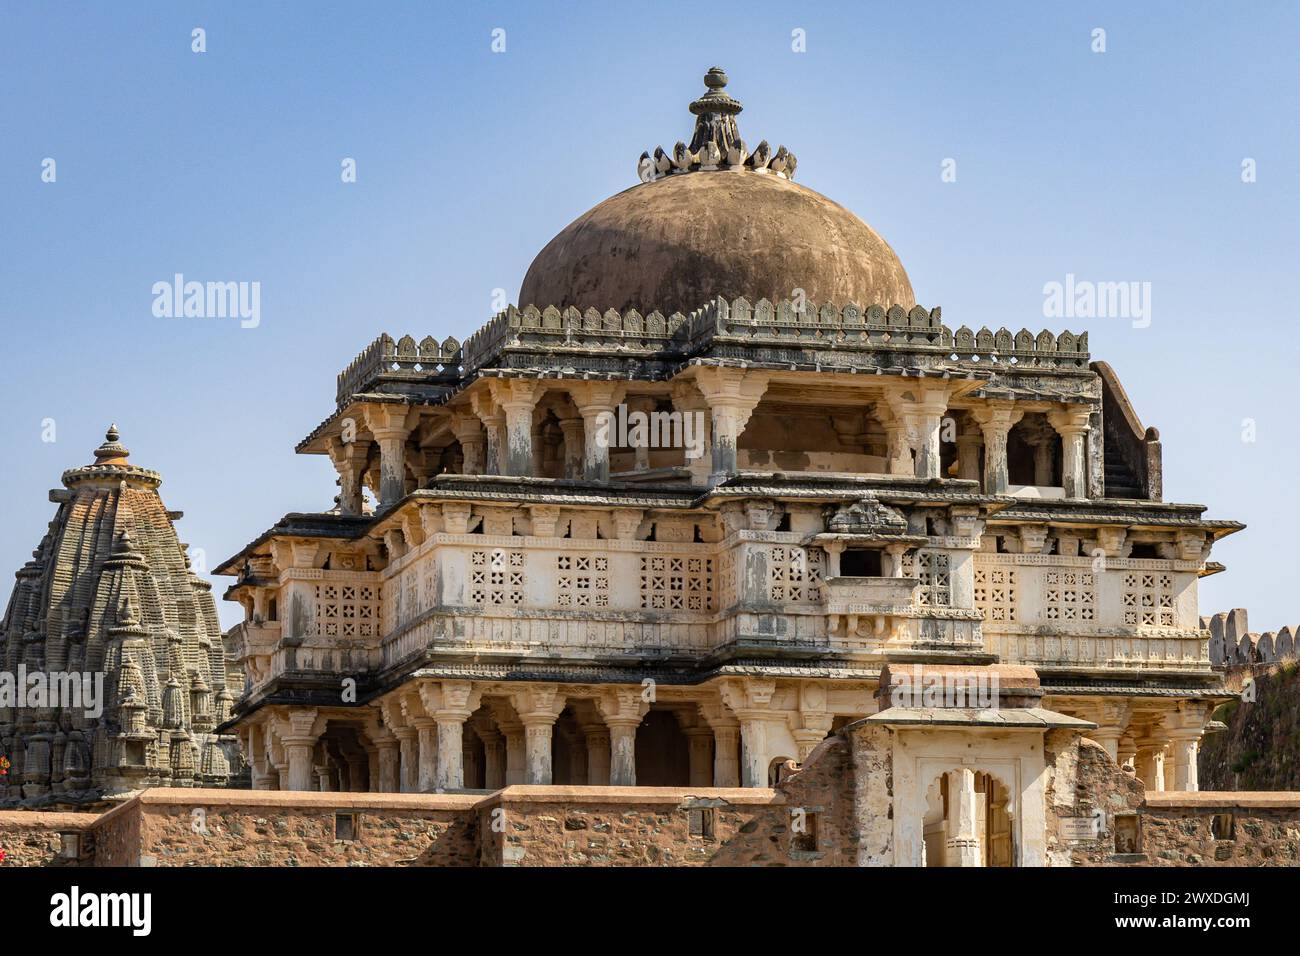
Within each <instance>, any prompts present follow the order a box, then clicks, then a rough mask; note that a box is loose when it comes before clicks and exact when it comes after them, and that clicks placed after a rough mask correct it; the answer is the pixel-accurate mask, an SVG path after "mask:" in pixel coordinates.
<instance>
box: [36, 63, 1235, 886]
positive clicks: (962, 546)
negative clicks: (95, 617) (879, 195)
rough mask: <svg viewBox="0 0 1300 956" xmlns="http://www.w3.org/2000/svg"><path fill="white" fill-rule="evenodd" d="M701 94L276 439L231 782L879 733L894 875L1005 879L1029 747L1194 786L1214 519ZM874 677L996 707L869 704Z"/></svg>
mask: <svg viewBox="0 0 1300 956" xmlns="http://www.w3.org/2000/svg"><path fill="white" fill-rule="evenodd" d="M705 84H706V86H707V87H708V90H707V92H706V93H705V94H704V95H702V96H701V97H700V98H699V99H697V100H695V101H694V102H693V103H691V106H690V109H691V112H692V114H694V116H695V126H694V132H693V135H692V137H691V139H690V143H689V145H688V144H687V143H685V142H679V143H677V144H676V146H675V148H674V149H673V150H671V151H666V150H663V149H657V150H655V151H654V152H653V153H650V152H646V153H644V154H642V156H641V158H640V161H639V162H638V164H637V174H638V176H639V178H640V180H641V182H640V183H639V184H637V185H634V186H632V187H631V188H629V189H627V190H625V191H623V192H620V193H618V194H617V195H615V196H613V197H611V198H609V199H607V200H605V201H604V202H601V203H600V204H598V205H597V206H595V207H594V208H593V209H591V210H590V211H588V212H587V213H585V214H584V215H582V216H580V217H579V218H578V219H577V220H575V221H574V222H573V223H571V224H570V225H569V226H568V227H566V228H565V229H563V230H562V231H561V232H560V233H559V234H558V235H557V236H556V237H555V238H554V239H552V240H551V242H550V243H548V244H547V245H546V246H545V247H544V248H543V249H542V250H541V252H540V253H539V254H538V255H537V257H536V259H535V260H534V261H533V264H532V266H531V267H530V268H529V270H528V272H527V274H526V276H525V277H524V280H523V283H522V286H521V288H520V294H519V301H520V306H519V307H518V308H516V307H513V306H512V307H510V308H509V309H507V310H506V311H504V312H502V313H501V314H500V315H498V316H496V317H495V318H493V319H491V320H490V321H489V322H488V323H487V324H486V325H484V326H483V327H482V328H481V329H479V330H478V331H477V332H475V333H474V334H473V335H471V336H470V337H469V338H468V339H466V341H465V342H464V343H463V344H462V343H460V342H457V341H456V340H455V339H453V338H450V337H445V338H442V339H441V341H440V340H438V339H436V338H434V337H433V336H432V335H429V336H425V337H424V338H422V339H420V340H419V341H417V339H416V337H413V336H410V335H407V336H402V337H400V338H398V339H394V338H392V337H390V336H388V335H382V336H381V337H380V338H378V339H377V340H376V341H375V342H374V343H373V344H372V345H370V346H369V347H368V348H366V349H365V350H364V351H363V352H362V353H361V354H360V355H359V356H358V357H357V358H356V360H355V361H354V362H353V363H352V364H351V365H349V366H348V367H347V368H346V369H345V370H344V371H343V372H342V374H340V375H339V376H338V382H337V392H336V407H335V408H334V409H333V410H332V411H331V412H330V413H329V415H328V416H327V417H326V418H325V420H324V421H323V422H322V423H321V424H320V425H319V426H318V427H316V428H315V429H314V430H313V431H312V432H311V433H310V434H309V435H308V436H307V437H306V438H304V439H303V440H302V442H301V443H300V444H299V446H298V451H299V452H301V453H305V454H318V455H322V456H325V455H327V456H328V457H329V459H330V461H331V462H332V464H333V465H334V467H335V469H336V470H337V472H338V482H339V486H340V495H339V498H338V506H337V507H336V508H334V509H332V510H330V511H327V512H323V513H311V514H290V515H287V516H285V518H283V519H282V520H281V521H280V522H279V523H277V524H276V525H275V527H273V528H272V529H270V530H269V531H267V532H266V533H264V534H262V535H261V536H260V537H258V538H257V539H255V540H254V541H252V542H251V543H250V544H249V545H248V546H246V547H245V548H244V549H242V550H241V551H240V552H239V553H238V554H237V555H235V556H234V557H232V558H231V559H229V560H228V561H227V562H226V563H225V564H223V565H222V566H221V567H220V568H218V569H217V571H218V573H222V574H230V575H233V576H235V577H236V581H235V583H234V584H233V585H232V587H231V589H230V593H229V596H230V597H231V598H232V599H234V600H237V601H239V602H240V603H241V604H242V605H243V606H244V608H245V611H246V619H245V621H244V622H243V623H242V624H240V625H239V626H237V627H236V628H235V629H234V630H233V631H232V632H231V635H230V637H231V639H232V644H233V646H234V647H235V648H236V649H237V650H236V653H237V657H238V659H239V661H240V662H241V664H242V665H243V666H244V667H245V668H246V670H247V673H248V681H247V684H246V688H245V690H244V692H243V694H242V695H241V697H240V698H239V700H238V701H236V702H235V704H234V706H233V708H232V711H231V718H230V720H229V721H228V722H227V723H226V724H225V725H224V728H228V729H229V730H230V731H231V732H233V733H237V734H238V735H239V737H240V738H241V741H242V743H243V747H244V752H245V755H246V758H247V759H248V761H249V764H250V767H251V777H252V784H253V786H254V787H256V788H259V789H282V790H372V791H398V790H400V791H424V792H429V791H434V790H455V789H461V788H472V789H479V788H487V789H495V788H498V787H502V786H504V785H507V784H513V783H528V784H586V785H596V786H605V785H623V786H628V785H634V784H635V785H640V786H683V787H685V786H691V787H709V786H715V787H735V786H744V787H763V786H767V785H768V784H769V782H770V781H771V780H773V779H774V778H776V777H778V776H779V775H780V774H781V773H782V772H783V770H785V769H788V765H789V764H790V763H791V762H794V763H796V764H798V763H802V762H804V761H806V760H807V759H808V758H809V756H810V755H811V754H812V753H813V751H814V750H816V749H817V748H818V746H819V745H820V744H821V742H822V741H823V740H825V739H826V738H827V736H828V735H832V734H837V733H838V732H839V731H841V730H842V729H844V728H846V727H858V728H861V727H868V728H879V740H880V743H879V748H880V749H879V753H880V760H881V761H882V763H881V766H888V767H892V770H891V771H890V772H887V773H882V774H881V781H882V782H881V784H880V787H882V788H885V787H887V788H892V789H888V791H887V792H886V791H885V790H883V789H882V790H879V792H877V791H875V790H873V791H872V793H871V794H870V797H871V799H872V800H876V801H877V804H873V806H876V807H877V810H878V811H879V812H878V816H879V817H880V819H882V820H892V821H893V822H892V823H889V824H887V825H884V824H882V825H883V826H885V827H886V829H888V828H890V827H892V830H891V832H890V834H889V836H888V840H887V843H888V845H889V846H890V847H891V848H892V849H891V850H890V854H889V856H888V858H889V859H894V860H897V861H899V862H905V863H917V862H919V861H921V860H923V859H926V858H936V859H937V858H939V857H942V856H943V855H944V853H954V852H955V853H956V854H957V856H963V854H964V856H965V857H972V858H974V857H980V858H984V859H1001V860H1004V861H1012V860H1014V861H1019V862H1022V863H1041V862H1042V861H1043V860H1044V859H1045V853H1046V851H1045V846H1046V843H1045V836H1044V833H1045V829H1044V827H1045V824H1044V820H1045V819H1046V816H1047V811H1046V809H1045V807H1044V804H1043V801H1044V799H1045V796H1044V794H1045V790H1044V781H1046V780H1047V779H1049V777H1050V773H1049V768H1048V767H1047V766H1046V765H1045V763H1044V761H1045V757H1044V753H1045V752H1046V750H1047V749H1048V748H1047V746H1046V745H1047V743H1050V741H1049V740H1048V737H1050V736H1051V735H1052V734H1057V735H1058V736H1059V735H1068V734H1078V733H1086V734H1087V735H1088V736H1089V737H1091V738H1093V739H1094V740H1095V741H1096V742H1097V743H1098V744H1100V745H1102V746H1103V747H1104V748H1105V750H1106V752H1107V753H1108V755H1109V757H1110V758H1111V759H1112V760H1113V761H1114V762H1115V764H1116V765H1117V766H1118V765H1125V766H1128V767H1130V768H1131V770H1130V772H1131V773H1135V774H1136V775H1137V776H1138V777H1139V778H1140V779H1141V780H1142V781H1143V782H1144V783H1145V785H1146V786H1147V787H1148V789H1152V790H1159V789H1179V790H1194V789H1196V754H1197V748H1198V745H1199V741H1200V739H1201V736H1202V734H1203V733H1204V732H1205V730H1206V729H1207V726H1210V725H1211V722H1210V721H1209V713H1210V710H1211V704H1212V703H1213V702H1214V701H1216V700H1218V699H1221V698H1222V697H1223V687H1222V682H1221V679H1220V676H1219V675H1218V674H1217V673H1216V672H1215V671H1214V670H1213V669H1212V668H1211V663H1210V658H1209V655H1208V651H1207V642H1208V637H1209V634H1208V632H1207V631H1206V630H1205V629H1204V628H1203V627H1202V626H1201V623H1200V620H1199V617H1198V610H1197V582H1198V580H1199V578H1200V577H1202V576H1203V575H1206V574H1211V573H1215V572H1216V571H1219V570H1222V568H1221V567H1220V566H1218V565H1216V564H1215V563H1214V562H1211V561H1210V560H1209V556H1210V550H1211V547H1212V546H1213V544H1214V542H1215V541H1216V540H1218V539H1219V538H1221V537H1223V536H1224V535H1227V534H1230V533H1232V532H1234V531H1236V530H1238V529H1239V528H1240V527H1241V525H1240V524H1237V523H1235V522H1232V521H1220V520H1210V519H1207V518H1206V517H1205V516H1204V510H1205V509H1204V508H1203V507H1202V506H1200V505H1192V504H1175V503H1167V502H1164V501H1163V500H1162V482H1161V449H1160V442H1159V436H1158V434H1157V433H1156V432H1155V430H1154V429H1147V428H1144V427H1143V426H1142V425H1141V423H1140V421H1139V418H1138V416H1137V414H1136V412H1135V410H1134V409H1133V407H1132V405H1131V404H1130V402H1129V400H1128V398H1127V396H1126V395H1125V393H1124V390H1123V388H1122V387H1121V385H1120V383H1119V380H1118V378H1117V377H1116V375H1115V373H1114V372H1113V371H1112V370H1111V368H1110V367H1109V366H1108V365H1106V364H1105V363H1103V362H1093V361H1091V358H1090V356H1089V353H1088V339H1087V334H1086V333H1082V334H1075V333H1072V332H1070V331H1060V332H1059V333H1053V332H1050V331H1040V332H1037V333H1034V332H1030V331H1029V330H1027V329H1022V330H1020V331H1019V332H1013V331H1011V330H1009V329H1006V328H1002V329H997V330H990V329H987V328H985V329H980V330H978V331H973V330H971V329H969V328H966V327H965V326H962V327H960V328H957V329H955V330H954V329H952V328H950V327H949V326H947V325H945V324H944V323H943V322H942V321H941V318H940V313H939V309H937V308H933V309H927V308H924V307H922V306H920V305H918V304H917V302H916V299H915V296H914V293H913V289H912V284H911V281H910V279H909V277H908V275H907V273H906V271H905V270H904V268H903V265H902V263H901V262H900V261H899V258H898V256H897V255H896V254H895V253H894V250H893V249H892V248H890V246H889V245H888V243H886V242H885V240H884V239H882V238H881V237H880V236H879V235H878V234H877V233H876V232H875V231H874V230H873V229H871V228H870V227H869V226H868V225H867V224H866V223H864V222H863V221H862V220H860V219H858V218H857V217H856V216H855V215H853V214H852V213H850V212H849V211H848V210H846V209H844V208H843V207H841V206H839V205H837V204H836V203H834V202H832V201H831V200H830V199H827V198H826V197H825V196H822V195H820V194H819V193H817V192H814V191H813V190H811V189H808V188H806V187H805V186H803V185H800V184H797V183H795V182H794V181H793V177H794V173H795V169H796V160H795V157H794V155H793V154H792V153H790V152H789V151H788V150H787V149H786V148H785V147H784V146H781V147H778V148H777V149H776V150H773V149H772V148H771V147H769V145H768V144H767V142H766V141H764V142H761V143H759V144H758V145H757V146H754V147H753V148H752V149H751V148H750V147H749V146H747V144H746V143H745V141H744V140H743V139H741V137H740V131H739V128H738V124H737V116H738V114H739V113H740V112H741V104H740V103H739V102H738V101H737V100H735V99H733V98H732V97H731V96H730V95H728V94H727V93H726V91H725V87H726V85H727V78H726V76H725V74H723V72H722V71H721V70H717V69H714V70H710V71H709V73H708V75H707V76H706V78H705ZM800 168H802V167H800ZM367 490H368V491H369V492H370V493H371V494H373V497H374V501H375V506H374V508H373V509H371V508H370V507H369V505H368V504H367V503H366V502H365V494H366V492H367ZM51 643H52V642H51ZM913 665H926V666H931V667H935V668H936V673H938V674H939V676H944V675H950V674H952V673H953V669H961V670H963V671H964V672H967V674H968V676H969V677H970V678H971V679H973V680H977V681H979V680H988V681H993V680H994V679H995V678H998V677H999V676H1000V677H1002V678H1007V679H1014V681H1015V682H1016V686H1017V690H1016V694H1015V695H1013V696H1014V697H1015V700H1016V703H1014V704H1012V705H1009V706H1008V707H1004V708H1003V710H1002V712H1001V713H1000V714H992V713H991V709H990V708H988V707H984V708H965V709H963V708H961V707H951V706H949V707H947V708H946V709H945V710H944V712H943V713H942V714H940V713H937V712H936V711H935V709H934V708H931V707H930V706H929V705H928V704H924V702H923V704H922V705H918V706H911V707H903V706H900V705H898V704H897V703H896V702H894V701H893V696H892V695H891V693H890V691H891V688H892V686H893V684H892V683H891V682H896V681H898V680H900V679H901V678H900V673H903V672H906V671H907V670H908V669H910V668H911V667H912V666H913ZM1211 729H1213V728H1212V727H1211ZM871 732H872V733H876V731H875V730H872V731H871ZM1053 749H1055V748H1053ZM873 786H875V785H874V784H873ZM874 812H876V811H874V810H873V813H874ZM976 820H980V821H983V823H982V824H981V827H982V828H983V830H984V831H986V833H987V834H992V835H996V836H992V835H989V836H986V837H979V838H977V837H976V836H975V834H974V831H973V828H974V827H975V825H976V824H975V822H974V821H976ZM945 834H946V836H945ZM981 840H984V841H985V843H986V844H987V845H984V844H981V843H980V841H981ZM945 841H947V842H946V844H945ZM953 847H956V848H957V850H956V851H954V850H953ZM883 858H884V857H883V856H882V859H883Z"/></svg>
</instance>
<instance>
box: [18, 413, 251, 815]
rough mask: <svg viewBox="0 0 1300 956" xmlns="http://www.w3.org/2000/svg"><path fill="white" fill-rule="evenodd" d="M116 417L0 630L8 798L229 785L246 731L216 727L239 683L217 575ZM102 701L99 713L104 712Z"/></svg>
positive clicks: (65, 499) (21, 576)
mask: <svg viewBox="0 0 1300 956" xmlns="http://www.w3.org/2000/svg"><path fill="white" fill-rule="evenodd" d="M128 455H129V452H128V451H127V449H126V448H125V447H123V445H122V444H121V442H120V441H119V440H118V433H117V428H116V426H114V427H112V428H110V429H109V430H108V434H107V436H106V438H105V441H104V444H103V445H101V446H100V447H99V448H98V449H96V450H95V460H94V462H93V463H92V464H89V465H85V466H82V467H80V468H72V469H70V470H68V471H65V472H64V473H63V486H64V487H63V488H61V489H57V490H54V491H51V492H50V500H51V501H53V502H55V503H56V504H57V505H58V512H57V514H56V515H55V517H54V520H53V521H51V522H50V526H49V531H48V532H47V533H46V535H45V537H44V538H43V539H42V541H41V543H40V546H39V547H38V548H37V549H36V550H35V551H34V552H33V556H32V560H31V561H29V562H28V563H27V564H26V565H24V566H23V568H22V569H21V570H20V571H19V572H18V574H17V583H16V584H15V587H14V592H13V597H12V598H11V599H10V602H9V608H8V610H7V612H6V613H5V618H4V626H3V628H2V629H0V660H3V671H4V674H3V687H0V746H2V747H3V753H4V754H5V755H6V756H7V758H8V759H9V761H10V763H11V766H10V767H9V770H8V773H7V774H6V775H4V776H0V803H2V804H3V805H4V806H24V807H51V806H76V807H93V806H95V805H102V804H104V803H105V802H107V801H111V800H113V799H115V798H121V797H123V796H125V795H128V794H130V793H132V792H133V791H137V790H140V789H142V788H145V787H154V786H170V787H193V786H200V787H217V786H224V785H225V784H226V783H227V782H228V781H229V780H230V777H231V774H232V772H237V771H238V769H239V748H238V741H237V740H236V739H235V738H234V737H232V736H228V735H220V734H217V733H215V732H214V730H215V728H216V726H217V724H219V723H221V722H223V721H225V720H226V719H227V718H228V717H229V715H230V707H231V704H232V703H233V701H234V694H233V693H232V690H233V691H238V690H239V689H240V688H241V687H242V686H243V675H242V674H241V673H240V671H239V665H238V664H237V663H236V662H235V661H234V660H233V658H231V657H230V656H228V655H227V653H226V650H225V647H224V645H223V643H222V636H221V629H220V626H219V624H218V621H217V610H216V604H215V602H214V601H213V597H212V590H211V585H210V584H209V583H207V582H206V581H204V580H202V579H201V578H200V577H199V576H198V575H196V574H195V573H194V572H193V571H192V570H191V569H190V563H189V558H188V556H187V554H186V550H185V547H184V545H182V544H181V543H180V541H179V540H178V539H177V537H176V530H175V528H174V527H173V525H172V522H173V521H176V520H178V519H179V518H180V517H181V515H180V512H175V511H168V510H167V508H166V506H164V505H163V502H162V499H161V498H160V497H159V495H158V487H159V485H160V484H161V483H162V477H161V476H160V475H159V474H158V473H157V472H155V471H149V470H148V469H145V468H140V467H137V466H135V465H132V464H130V463H129V462H128V461H127V458H128ZM96 711H99V712H98V713H96Z"/></svg>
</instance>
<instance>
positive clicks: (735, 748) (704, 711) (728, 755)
mask: <svg viewBox="0 0 1300 956" xmlns="http://www.w3.org/2000/svg"><path fill="white" fill-rule="evenodd" d="M700 714H701V716H703V717H704V719H705V721H706V722H707V723H708V725H709V727H710V728H712V730H713V785H714V786H715V787H739V786H740V759H739V755H740V725H739V724H738V723H737V722H736V719H735V717H734V716H733V715H732V713H731V711H729V710H727V708H726V707H724V706H722V704H720V703H718V702H716V701H715V702H706V703H703V704H701V705H700Z"/></svg>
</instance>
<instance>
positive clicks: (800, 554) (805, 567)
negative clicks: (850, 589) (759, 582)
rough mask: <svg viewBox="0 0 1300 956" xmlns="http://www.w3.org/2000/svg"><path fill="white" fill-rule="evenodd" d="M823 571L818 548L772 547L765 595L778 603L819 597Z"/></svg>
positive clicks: (822, 556) (821, 553)
mask: <svg viewBox="0 0 1300 956" xmlns="http://www.w3.org/2000/svg"><path fill="white" fill-rule="evenodd" d="M825 573H826V571H825V553H824V552H823V551H822V550H821V549H820V548H798V547H779V548H773V549H772V550H771V551H770V552H769V553H768V595H769V597H770V598H771V599H772V600H773V601H779V602H781V603H786V602H791V603H798V602H804V601H820V600H821V599H822V589H821V584H822V580H823V579H824V577H825Z"/></svg>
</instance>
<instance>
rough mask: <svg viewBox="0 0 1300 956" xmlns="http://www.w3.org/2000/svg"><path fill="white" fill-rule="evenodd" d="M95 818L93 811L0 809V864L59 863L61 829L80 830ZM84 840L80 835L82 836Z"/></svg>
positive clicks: (83, 829)
mask: <svg viewBox="0 0 1300 956" xmlns="http://www.w3.org/2000/svg"><path fill="white" fill-rule="evenodd" d="M98 819H99V814H96V813H43V812H40V811H29V810H4V811H0V850H4V862H3V863H0V866H63V865H67V864H66V863H65V861H63V860H60V859H59V851H60V848H61V847H62V845H63V841H62V838H61V837H60V836H59V834H60V833H61V832H64V831H68V830H77V831H79V832H82V833H83V834H84V832H85V831H86V830H88V829H89V828H91V827H92V826H93V825H94V823H95V821H96V820H98ZM83 839H84V837H83Z"/></svg>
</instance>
